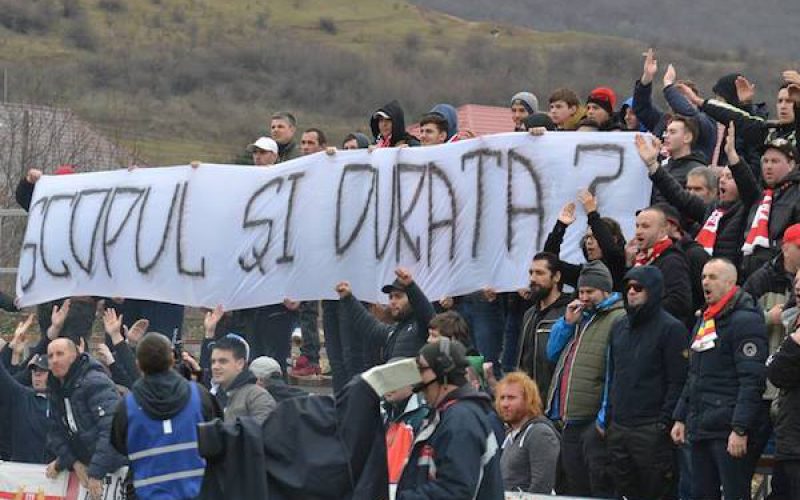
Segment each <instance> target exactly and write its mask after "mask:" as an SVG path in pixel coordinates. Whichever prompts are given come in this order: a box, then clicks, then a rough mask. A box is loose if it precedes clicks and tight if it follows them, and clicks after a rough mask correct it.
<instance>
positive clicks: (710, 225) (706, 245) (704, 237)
mask: <svg viewBox="0 0 800 500" xmlns="http://www.w3.org/2000/svg"><path fill="white" fill-rule="evenodd" d="M726 211H727V210H725V209H723V208H715V209H714V211H713V212H711V215H709V216H708V219H706V222H705V224H703V228H702V229H700V232H698V233H697V236H696V237H695V241H697V242H698V243H699V244H700V246H701V247H703V250H705V251H706V253H708V255H714V245H715V244H716V243H717V231H718V230H719V221H720V219H722V216H723V215H725V212H726Z"/></svg>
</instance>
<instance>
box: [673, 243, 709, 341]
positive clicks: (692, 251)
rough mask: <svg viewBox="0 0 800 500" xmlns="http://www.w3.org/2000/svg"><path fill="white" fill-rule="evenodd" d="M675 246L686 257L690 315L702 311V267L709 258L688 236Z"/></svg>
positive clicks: (698, 244) (703, 302) (703, 298)
mask: <svg viewBox="0 0 800 500" xmlns="http://www.w3.org/2000/svg"><path fill="white" fill-rule="evenodd" d="M675 246H677V247H678V248H679V249H680V250H681V251H682V252H683V253H684V255H686V261H687V262H688V263H689V280H690V284H691V286H692V313H694V312H695V311H697V310H698V309H702V308H703V305H704V304H705V300H706V299H705V296H704V295H703V281H702V275H703V266H705V265H706V262H708V261H709V260H711V256H710V255H708V253H706V251H705V250H704V249H703V247H702V246H700V243H698V242H696V241H695V240H693V239H692V238H690V237H689V236H688V235H685V234H684V235H683V238H681V239H680V240H678V241H676V242H675ZM691 327H692V325H691V324H687V325H686V328H687V329H689V328H691Z"/></svg>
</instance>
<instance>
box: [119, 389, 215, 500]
mask: <svg viewBox="0 0 800 500" xmlns="http://www.w3.org/2000/svg"><path fill="white" fill-rule="evenodd" d="M190 386H191V390H190V394H191V396H190V397H189V402H188V403H187V404H186V406H185V407H184V408H183V409H182V410H181V412H180V413H178V414H177V415H175V416H174V417H173V418H171V419H169V420H155V419H153V418H151V417H150V416H149V415H147V414H146V413H145V412H144V411H143V410H142V408H141V407H140V406H139V404H138V403H137V402H136V398H134V397H133V394H132V393H128V396H127V399H126V406H127V410H128V459H129V460H130V463H131V468H132V469H133V487H134V488H136V494H137V496H138V497H139V498H146V499H148V500H183V499H189V498H195V497H197V495H198V494H199V493H200V485H201V483H202V481H203V472H204V471H205V461H204V460H203V459H202V458H200V455H199V454H198V452H197V424H198V423H200V422H202V421H203V420H204V419H203V405H202V403H201V401H200V390H199V389H198V388H197V385H196V384H195V383H194V382H192V383H191V384H190Z"/></svg>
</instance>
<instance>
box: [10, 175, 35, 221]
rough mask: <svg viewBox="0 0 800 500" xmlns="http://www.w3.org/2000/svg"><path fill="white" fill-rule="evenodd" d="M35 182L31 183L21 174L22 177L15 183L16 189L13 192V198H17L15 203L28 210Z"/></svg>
mask: <svg viewBox="0 0 800 500" xmlns="http://www.w3.org/2000/svg"><path fill="white" fill-rule="evenodd" d="M35 187H36V185H35V184H31V183H30V182H28V181H27V180H26V179H25V176H22V179H20V180H19V184H17V189H16V191H15V192H14V198H15V199H16V200H17V203H18V204H19V206H20V207H22V209H23V210H25V211H26V212H28V211H29V210H30V208H31V200H33V188H35Z"/></svg>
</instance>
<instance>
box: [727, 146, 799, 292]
mask: <svg viewBox="0 0 800 500" xmlns="http://www.w3.org/2000/svg"><path fill="white" fill-rule="evenodd" d="M742 164H743V165H746V163H745V161H744V160H742ZM731 173H732V174H733V179H734V180H735V181H736V186H738V188H739V192H740V193H741V192H742V190H745V189H746V190H754V191H757V192H758V196H757V198H756V200H755V201H754V202H753V203H752V204H751V205H750V206H749V207H748V209H747V210H748V213H747V220H746V221H745V224H744V236H743V238H744V237H746V235H747V233H748V232H749V231H750V226H751V225H752V224H753V218H755V216H756V212H757V211H758V207H759V203H760V201H761V193H762V190H763V189H764V188H765V185H764V184H763V183H760V184H759V182H758V181H757V180H756V178H755V176H754V175H753V173H752V171H751V169H749V168H738V167H737V168H731ZM796 222H800V171H798V170H797V169H795V170H792V171H790V172H789V174H788V175H787V176H786V177H785V178H784V179H783V181H781V182H779V183H778V184H777V185H775V186H774V187H773V194H772V208H771V209H770V212H769V240H770V248H764V247H756V248H755V250H754V251H753V253H752V255H745V256H743V258H742V268H741V269H742V275H743V277H744V278H745V279H746V278H747V277H749V276H750V275H751V274H752V273H753V272H754V271H755V270H756V269H758V268H759V267H761V266H763V265H764V264H765V263H766V262H767V261H769V260H770V259H771V258H773V257H774V256H775V255H776V254H777V253H778V250H779V249H780V247H781V241H782V238H783V232H784V231H786V228H787V227H789V226H791V225H792V224H794V223H796Z"/></svg>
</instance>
